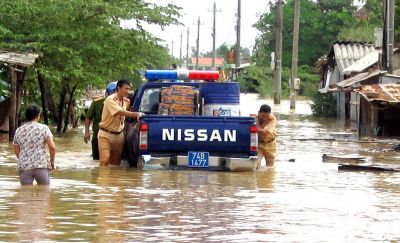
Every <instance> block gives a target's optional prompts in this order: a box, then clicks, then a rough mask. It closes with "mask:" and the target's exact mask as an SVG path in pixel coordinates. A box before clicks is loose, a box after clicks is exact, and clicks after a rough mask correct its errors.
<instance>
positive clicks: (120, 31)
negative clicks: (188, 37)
mask: <svg viewBox="0 0 400 243" xmlns="http://www.w3.org/2000/svg"><path fill="white" fill-rule="evenodd" d="M178 18H179V8H178V7H176V6H174V5H167V6H165V7H162V6H159V5H157V4H151V3H147V1H144V0H135V1H126V0H115V1H105V0H95V1H94V0H89V1H81V0H69V1H65V0H54V1H47V0H37V1H28V0H13V1H0V49H3V50H4V49H5V50H12V51H18V52H27V51H29V52H35V53H38V54H39V55H40V57H39V58H38V60H37V61H36V64H35V66H34V68H31V69H29V70H28V73H27V76H26V78H25V81H26V82H25V85H24V97H25V99H26V100H25V101H26V102H36V103H40V104H41V105H42V108H43V116H44V122H45V123H46V124H49V123H55V124H56V125H57V132H61V131H66V130H67V128H68V124H69V123H70V120H69V119H70V117H71V116H70V112H73V109H72V106H74V103H75V102H76V101H77V100H78V99H79V98H80V97H79V96H80V95H81V94H83V93H86V92H84V91H85V90H86V89H87V88H88V87H97V88H104V87H105V85H106V83H108V82H109V81H111V80H114V79H116V78H129V79H131V80H133V81H134V83H135V85H137V84H138V83H139V82H140V80H141V79H140V75H139V71H140V70H143V69H145V68H151V67H153V68H154V67H167V66H168V64H169V63H171V61H172V60H171V57H170V56H169V54H168V50H167V49H166V48H164V47H163V46H162V45H160V44H159V41H158V40H157V38H156V37H155V36H152V35H151V34H150V33H148V32H146V31H145V30H144V29H143V28H142V24H144V23H151V24H156V25H159V26H160V27H161V28H162V27H165V26H168V25H171V24H178V23H179V22H178ZM128 19H134V20H135V21H133V22H132V27H131V28H122V27H121V21H123V20H128ZM41 98H43V99H41Z"/></svg>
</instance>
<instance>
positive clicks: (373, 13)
mask: <svg viewBox="0 0 400 243" xmlns="http://www.w3.org/2000/svg"><path fill="white" fill-rule="evenodd" d="M383 2H384V1H381V0H367V1H366V3H365V5H364V7H365V9H366V10H367V12H368V16H369V17H368V20H366V21H356V25H355V26H353V27H349V28H344V29H343V30H342V31H341V33H340V35H339V38H340V39H342V40H352V41H365V42H373V41H375V38H374V32H375V29H376V28H382V29H383V16H384V9H383ZM394 16H395V19H394V26H395V31H394V32H395V40H398V39H399V38H400V25H399V23H400V2H399V1H395V14H394Z"/></svg>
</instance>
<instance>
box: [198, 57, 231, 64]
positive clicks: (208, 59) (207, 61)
mask: <svg viewBox="0 0 400 243" xmlns="http://www.w3.org/2000/svg"><path fill="white" fill-rule="evenodd" d="M224 62H225V59H224V58H215V65H217V66H222V65H224ZM192 63H193V64H196V58H195V57H192ZM211 65H212V58H211V57H199V66H211Z"/></svg>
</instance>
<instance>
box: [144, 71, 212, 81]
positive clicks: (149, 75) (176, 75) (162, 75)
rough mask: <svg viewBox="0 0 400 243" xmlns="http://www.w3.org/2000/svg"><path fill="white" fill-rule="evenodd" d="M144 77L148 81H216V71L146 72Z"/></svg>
mask: <svg viewBox="0 0 400 243" xmlns="http://www.w3.org/2000/svg"><path fill="white" fill-rule="evenodd" d="M145 77H146V79H148V80H159V79H163V80H177V79H178V80H188V79H190V80H217V79H218V78H219V72H218V71H207V70H186V69H177V70H146V72H145Z"/></svg>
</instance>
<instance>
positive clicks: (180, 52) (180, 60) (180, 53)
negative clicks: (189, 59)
mask: <svg viewBox="0 0 400 243" xmlns="http://www.w3.org/2000/svg"><path fill="white" fill-rule="evenodd" d="M182 38H183V34H182V32H181V48H180V50H179V67H182Z"/></svg>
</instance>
